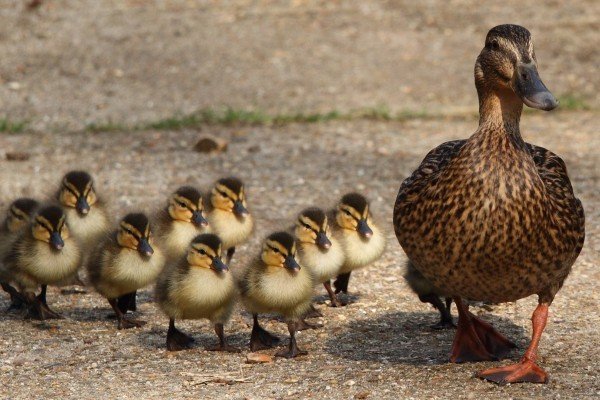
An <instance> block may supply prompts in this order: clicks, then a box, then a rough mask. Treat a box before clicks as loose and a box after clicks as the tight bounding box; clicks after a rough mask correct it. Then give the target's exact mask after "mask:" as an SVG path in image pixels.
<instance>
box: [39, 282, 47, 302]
mask: <svg viewBox="0 0 600 400" xmlns="http://www.w3.org/2000/svg"><path fill="white" fill-rule="evenodd" d="M47 290H48V285H42V290H41V291H40V294H38V296H37V299H38V300H39V301H40V303H42V304H43V305H45V306H46V307H48V302H47V301H46V292H47Z"/></svg>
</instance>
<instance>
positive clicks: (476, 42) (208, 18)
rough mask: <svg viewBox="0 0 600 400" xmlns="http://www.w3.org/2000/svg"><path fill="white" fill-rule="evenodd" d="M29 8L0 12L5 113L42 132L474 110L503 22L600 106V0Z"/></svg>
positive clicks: (124, 2)
mask: <svg viewBox="0 0 600 400" xmlns="http://www.w3.org/2000/svg"><path fill="white" fill-rule="evenodd" d="M24 3H25V0H3V1H2V7H0V54H2V63H0V110H1V113H2V114H6V115H7V116H10V117H11V118H13V119H21V118H25V119H27V120H29V121H30V123H31V125H33V126H34V127H36V128H39V129H45V128H48V127H53V128H62V127H66V128H69V129H78V128H81V127H83V126H85V125H86V124H88V123H92V122H95V123H98V122H107V121H113V122H128V123H136V122H138V121H148V120H156V119H160V118H165V117H170V116H172V115H173V114H175V113H189V112H193V111H195V110H197V109H198V108H202V107H218V106H232V107H235V108H243V109H248V108H258V109H262V110H265V111H268V112H271V113H275V112H290V113H297V112H300V111H304V112H316V111H320V112H329V111H331V110H333V109H337V110H341V111H348V110H352V109H356V108H363V107H378V106H382V105H383V106H387V107H389V108H390V109H391V110H392V111H394V112H395V111H400V110H413V111H417V112H420V111H422V110H426V111H428V112H433V113H439V112H444V113H450V112H456V111H458V112H460V111H461V110H464V109H465V108H468V109H471V110H472V109H473V106H475V105H476V104H477V102H476V97H475V91H474V90H473V64H474V60H475V56H476V54H477V53H478V52H479V51H480V50H481V48H482V47H483V41H484V38H485V34H486V33H487V31H488V30H489V29H490V28H491V27H493V26H495V25H498V24H502V23H507V22H512V23H519V24H522V25H525V26H526V27H528V28H529V29H530V30H531V31H532V33H533V35H534V39H535V45H536V52H537V55H538V59H539V61H540V65H541V66H542V69H541V71H540V73H541V75H542V78H543V79H544V81H545V82H546V83H547V84H548V87H549V88H550V89H552V90H554V91H555V93H556V94H557V95H560V96H565V95H571V96H574V97H575V98H577V99H580V100H582V101H584V102H586V103H588V104H589V105H590V106H592V107H598V106H600V94H599V93H600V75H599V74H597V73H596V70H597V66H598V65H600V52H598V51H597V43H598V42H599V41H600V34H599V32H600V19H599V18H598V15H600V2H598V1H596V0H580V1H571V2H568V3H565V2H561V1H556V0H548V1H535V2H533V1H530V2H524V1H521V0H504V1H502V2H486V3H485V4H484V5H482V4H481V2H480V1H477V0H453V1H440V0H437V1H432V0H427V1H406V0H405V1H364V0H344V1H339V0H337V1H331V0H294V1H269V0H261V1H248V0H228V1H223V0H219V1H210V0H197V1H191V0H102V1H97V0H43V5H42V7H40V8H39V9H38V10H36V11H33V12H31V11H24V6H23V5H24ZM56 99H60V101H56ZM0 116H1V115H0Z"/></svg>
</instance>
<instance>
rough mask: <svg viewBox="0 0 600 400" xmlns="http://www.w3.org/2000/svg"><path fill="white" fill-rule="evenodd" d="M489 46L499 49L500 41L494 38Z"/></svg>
mask: <svg viewBox="0 0 600 400" xmlns="http://www.w3.org/2000/svg"><path fill="white" fill-rule="evenodd" d="M489 47H490V49H492V50H498V49H499V48H500V43H498V41H497V40H496V39H492V40H491V41H490V43H489Z"/></svg>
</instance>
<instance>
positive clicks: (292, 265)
mask: <svg viewBox="0 0 600 400" xmlns="http://www.w3.org/2000/svg"><path fill="white" fill-rule="evenodd" d="M283 266H284V267H286V268H287V269H289V270H290V271H299V270H300V265H298V263H297V262H296V259H294V257H292V256H287V257H286V258H285V261H284V263H283Z"/></svg>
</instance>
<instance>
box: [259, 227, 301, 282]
mask: <svg viewBox="0 0 600 400" xmlns="http://www.w3.org/2000/svg"><path fill="white" fill-rule="evenodd" d="M260 258H261V259H262V261H263V262H264V263H265V265H267V266H269V267H281V268H286V269H287V270H289V271H292V272H297V271H299V270H300V265H298V262H297V261H296V244H295V242H294V237H293V236H292V235H290V234H289V233H287V232H275V233H272V234H271V235H269V237H267V239H266V240H265V242H264V243H263V248H262V253H261V256H260Z"/></svg>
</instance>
